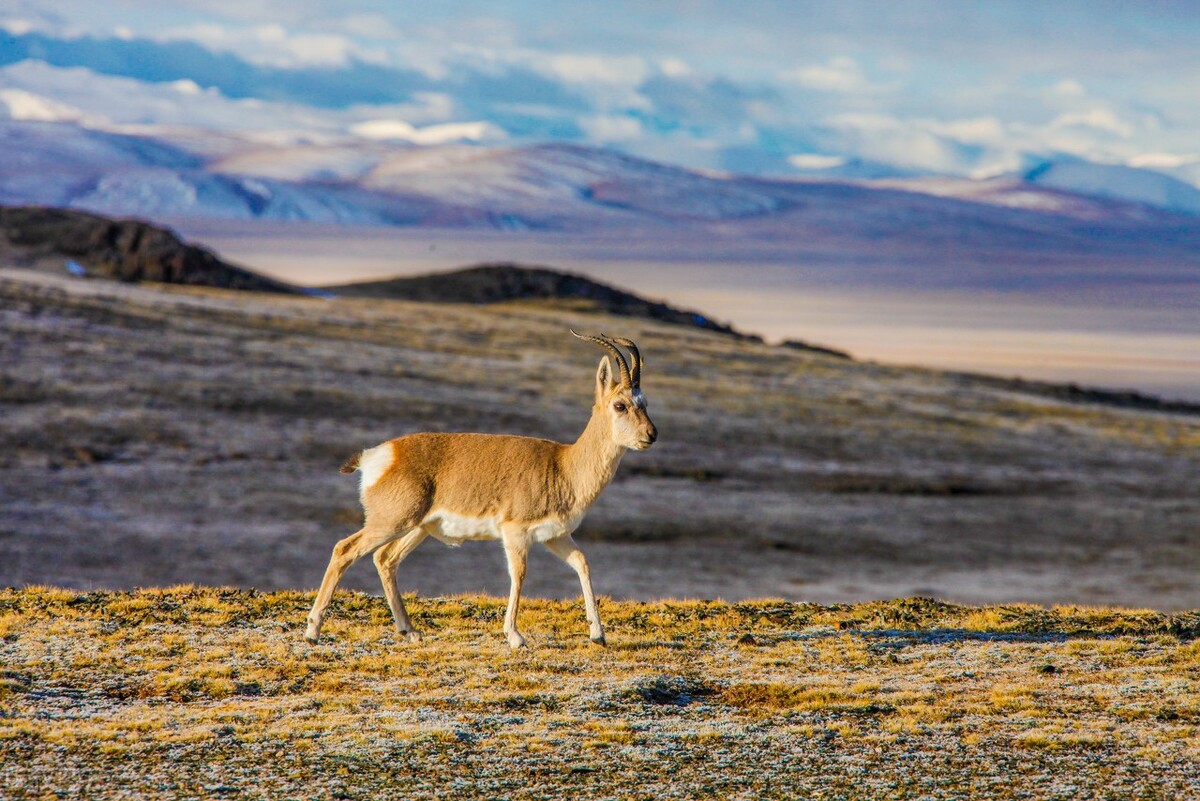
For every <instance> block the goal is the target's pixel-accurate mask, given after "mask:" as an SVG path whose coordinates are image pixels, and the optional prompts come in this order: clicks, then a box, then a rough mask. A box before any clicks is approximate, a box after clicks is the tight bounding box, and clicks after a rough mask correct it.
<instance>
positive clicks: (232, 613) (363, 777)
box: [0, 586, 1200, 799]
mask: <svg viewBox="0 0 1200 801" xmlns="http://www.w3.org/2000/svg"><path fill="white" fill-rule="evenodd" d="M310 600H311V597H310V596H309V595H308V594H305V593H299V592H270V593H266V592H256V591H253V590H236V589H224V588H209V587H194V586H185V587H175V588H170V589H156V590H139V591H135V592H90V593H79V592H75V591H68V590H62V589H54V588H47V587H31V588H26V589H19V590H16V589H10V590H6V591H0V670H2V673H0V787H3V788H4V792H3V795H4V797H6V798H13V799H23V798H98V797H137V798H167V797H171V798H179V797H226V798H379V797H396V798H418V797H435V796H437V797H455V798H493V797H512V798H561V797H565V796H567V795H572V796H582V797H586V798H609V797H611V798H655V799H660V798H688V797H701V796H719V797H726V798H738V797H744V798H764V797H765V798H771V797H780V798H785V797H797V796H806V797H808V796H811V797H862V796H874V797H889V796H890V797H903V796H922V797H928V798H950V797H967V796H970V797H995V798H1009V797H1013V798H1016V797H1031V796H1032V797H1040V798H1052V797H1062V798H1069V797H1113V798H1130V797H1138V798H1142V797H1145V798H1155V797H1162V798H1181V797H1189V796H1190V797H1195V796H1196V795H1197V794H1198V793H1200V732H1198V730H1197V724H1198V723H1200V692H1198V691H1200V642H1198V641H1197V640H1195V639H1194V638H1196V636H1197V635H1198V634H1200V613H1197V612H1183V613H1175V614H1163V613H1159V612H1153V611H1133V610H1116V609H1101V608H1080V607H1059V608H1050V609H1047V608H1041V607H1034V606H992V607H968V606H957V605H952V604H947V603H942V602H938V601H933V600H929V599H923V598H914V599H907V600H896V601H888V602H877V603H865V604H854V605H838V606H819V605H815V604H795V603H787V602H783V601H778V600H764V601H753V602H743V603H725V602H720V601H664V602H656V603H634V602H615V601H611V600H604V601H603V602H602V607H601V609H602V614H603V616H604V619H605V623H606V626H607V628H608V634H609V643H610V644H609V647H608V648H601V647H598V646H595V645H592V644H591V643H589V642H588V640H587V637H586V631H587V627H586V623H585V621H584V616H583V609H582V605H581V604H580V603H577V602H562V601H545V600H536V599H535V600H529V601H527V602H526V604H525V605H524V609H523V614H522V620H521V623H522V628H523V630H524V631H525V633H526V635H527V636H528V637H529V640H530V644H531V647H530V648H528V649H526V650H522V651H518V652H512V651H510V650H509V649H508V647H507V646H506V644H505V642H504V639H503V637H502V636H501V635H500V628H501V621H502V618H503V611H504V610H503V601H502V600H500V599H495V598H488V597H450V598H432V599H430V598H415V599H411V600H410V601H409V609H410V611H411V612H412V615H413V618H414V621H415V622H416V624H417V625H418V626H419V627H421V628H422V629H423V630H424V632H425V639H424V640H423V641H422V642H420V643H416V644H409V643H406V642H404V641H402V639H401V638H398V637H397V636H396V635H395V634H394V633H393V629H392V628H391V621H390V614H389V612H388V610H387V607H386V604H385V603H384V601H383V600H382V599H381V598H377V597H373V596H370V595H365V594H359V593H349V592H340V593H338V594H337V596H336V597H335V600H334V603H333V606H332V607H331V615H330V619H329V622H328V623H327V625H326V630H325V637H324V639H323V640H322V642H321V643H320V644H319V645H316V646H310V645H308V644H307V643H306V642H304V640H303V639H302V636H301V634H302V625H303V620H304V616H305V613H306V611H307V607H308V604H309V602H310Z"/></svg>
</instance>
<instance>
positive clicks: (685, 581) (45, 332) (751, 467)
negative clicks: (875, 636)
mask: <svg viewBox="0 0 1200 801" xmlns="http://www.w3.org/2000/svg"><path fill="white" fill-rule="evenodd" d="M571 327H574V328H575V329H576V330H579V329H585V330H602V331H606V332H608V333H610V334H617V335H626V336H631V337H633V338H634V339H636V340H637V341H638V342H639V343H640V344H641V346H642V350H643V352H644V354H645V355H646V359H647V368H646V376H645V379H644V385H645V389H646V392H647V394H648V396H649V398H650V403H651V412H652V414H653V416H654V420H655V422H656V423H657V424H658V426H659V429H660V432H661V438H660V441H659V444H658V445H656V446H655V447H654V448H653V449H652V450H651V451H649V452H647V453H644V454H630V455H629V456H627V457H626V459H625V461H624V462H623V464H622V466H621V469H620V471H619V472H618V477H617V480H616V481H615V483H614V484H613V485H612V486H611V487H610V488H609V489H608V490H607V491H606V492H605V494H604V495H602V496H601V499H600V501H599V502H598V504H597V505H596V507H594V508H593V510H592V512H591V513H590V514H589V517H588V518H587V519H586V520H585V521H584V524H583V527H582V529H581V530H580V532H579V533H578V536H577V538H578V539H579V540H580V542H581V543H582V545H583V547H584V549H585V550H586V552H587V553H588V556H589V559H590V561H591V562H592V573H593V577H594V580H595V583H596V586H597V591H598V592H599V593H601V594H603V595H607V596H610V597H612V598H627V599H654V598H714V599H716V598H721V599H726V600H738V599H744V598H751V597H768V596H774V597H780V598H785V599H789V600H803V601H816V602H847V601H857V600H869V599H878V598H894V597H906V596H913V595H922V596H935V597H940V598H946V599H950V600H954V601H959V602H970V603H985V602H986V603H1007V602H1028V603H1083V604H1115V605H1125V606H1139V607H1155V608H1159V609H1164V610H1169V609H1189V608H1195V607H1197V606H1200V603H1198V602H1197V599H1198V597H1200V590H1198V589H1197V583H1196V580H1195V576H1196V575H1197V574H1198V573H1200V570H1198V568H1200V547H1198V546H1200V470H1197V467H1198V466H1200V450H1198V445H1200V418H1197V416H1196V415H1194V414H1187V413H1182V412H1177V413H1169V412H1164V411H1153V410H1138V409H1128V408H1119V407H1116V406H1112V405H1102V404H1094V403H1083V402H1075V401H1069V400H1062V399H1055V398H1052V397H1046V396H1044V395H1039V394H1034V393H1030V392H1023V391H1020V390H1019V389H1016V388H1013V387H1012V386H1010V385H1007V384H1005V383H1004V382H996V381H994V380H985V379H981V378H977V377H972V376H969V375H962V374H956V373H946V372H939V371H935V370H922V369H913V368H901V367H894V366H887V365H881V364H875V363H864V362H850V361H845V360H839V359H832V358H827V357H824V356H821V355H819V354H810V353H805V352H802V351H794V350H790V349H786V348H782V347H771V346H767V345H762V344H758V343H754V342H745V341H737V340H735V339H732V338H730V337H725V336H721V335H717V334H711V333H706V332H702V331H693V330H689V329H686V328H681V327H677V326H668V325H660V324H653V323H647V322H640V321H635V320H631V319H628V318H615V317H605V316H601V315H593V314H587V313H583V312H580V311H578V310H571V309H561V308H559V309H555V308H547V307H544V306H533V305H528V304H511V305H500V306H489V307H476V306H455V305H438V304H415V303H403V302H397V301H390V302H380V301H370V300H356V299H332V300H329V299H321V298H299V297H286V296H276V295H270V294H264V293H239V292H228V291H220V290H202V289H182V288H171V287H166V286H155V285H140V286H131V285H123V284H116V283H110V282H104V281H92V280H85V279H72V278H66V277H61V278H60V277H53V276H48V275H44V274H38V273H34V272H31V271H26V270H20V269H11V270H5V271H3V272H0V331H2V332H3V335H2V336H0V585H9V586H24V585H29V584H38V583H48V584H54V585H58V586H63V587H68V588H75V589H80V590H88V589H96V588H131V587H138V586H166V585H172V584H178V583H193V582H194V583H198V584H211V585H231V586H239V587H255V588H258V589H261V590H269V589H305V588H308V589H311V588H313V587H315V586H316V584H317V583H318V582H319V580H320V577H321V574H322V571H323V569H324V566H325V563H326V561H327V559H328V556H329V551H330V548H331V547H332V545H333V543H334V542H336V541H337V539H339V538H340V537H342V536H345V535H346V534H347V533H349V532H351V531H353V530H354V529H355V528H356V527H357V524H358V521H359V519H360V518H359V511H358V506H357V488H356V486H355V483H354V481H353V479H351V478H348V477H346V476H342V475H340V474H339V473H338V472H337V467H338V465H340V464H341V462H342V461H343V460H344V459H345V458H346V457H347V456H348V455H349V454H351V453H353V452H355V451H357V450H359V449H361V448H364V447H368V446H371V445H374V444H376V443H378V442H380V441H383V440H385V439H388V438H390V437H394V436H398V435H401V434H404V433H408V432H412V431H418V430H482V431H495V432H509V433H517V434H527V435H532V436H544V437H550V438H555V439H560V440H567V439H571V438H573V437H574V436H576V435H577V434H578V432H579V431H580V430H581V429H582V427H583V424H584V422H585V421H586V419H587V416H588V409H589V405H590V400H591V386H592V377H593V374H594V369H595V364H596V361H597V356H598V354H597V353H595V352H594V350H595V349H594V348H589V347H585V346H584V345H582V344H580V343H578V342H577V341H576V340H574V339H573V338H572V337H571V336H570V335H569V333H568V329H569V328H571ZM489 545H491V546H492V547H489ZM400 581H401V585H402V586H403V587H405V588H406V589H407V590H410V591H415V592H417V593H419V594H421V595H423V596H439V595H446V594H453V593H463V592H482V593H487V594H498V593H503V592H504V591H505V590H506V587H507V577H506V575H505V571H504V569H503V562H502V554H501V552H500V549H499V548H496V547H494V543H493V544H489V543H471V544H468V545H467V546H465V547H463V548H461V549H459V550H457V551H448V550H446V549H445V548H443V547H442V546H440V545H439V544H437V543H428V544H426V545H424V546H423V547H422V548H420V549H418V550H417V551H416V552H415V553H414V554H413V555H412V556H411V557H410V558H409V559H408V560H407V561H406V562H405V563H404V564H403V565H402V567H401V569H400ZM344 586H346V587H347V588H351V589H361V590H369V591H372V592H377V591H378V588H377V587H376V578H375V576H374V570H373V569H372V568H371V566H370V564H363V565H357V566H356V567H355V568H353V569H351V571H350V572H349V573H348V574H347V577H346V581H345V584H344ZM527 587H528V592H529V593H530V594H531V595H533V596H543V597H559V598H567V597H573V596H575V595H576V593H577V592H578V587H577V583H576V581H575V578H574V575H573V574H572V573H571V571H570V570H568V569H566V568H565V567H564V566H562V565H561V564H559V563H558V562H557V561H556V560H554V559H553V558H552V557H550V556H549V555H548V554H541V553H536V554H534V559H533V562H532V564H531V570H530V578H529V582H528V585H527Z"/></svg>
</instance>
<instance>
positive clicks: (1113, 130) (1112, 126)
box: [1050, 107, 1134, 138]
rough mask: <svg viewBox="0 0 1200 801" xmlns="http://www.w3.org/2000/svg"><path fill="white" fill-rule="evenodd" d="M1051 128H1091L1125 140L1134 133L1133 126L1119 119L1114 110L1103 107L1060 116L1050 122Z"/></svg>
mask: <svg viewBox="0 0 1200 801" xmlns="http://www.w3.org/2000/svg"><path fill="white" fill-rule="evenodd" d="M1050 128H1051V129H1056V130H1062V129H1066V128H1090V129H1092V130H1095V131H1103V132H1105V133H1110V134H1115V135H1117V136H1120V137H1123V138H1128V137H1130V136H1133V133H1134V131H1133V126H1132V125H1130V124H1129V123H1128V122H1126V121H1125V120H1122V119H1121V118H1120V117H1118V116H1117V115H1116V113H1114V112H1113V111H1112V109H1108V108H1102V107H1094V108H1091V109H1089V110H1088V111H1084V112H1068V113H1065V114H1059V115H1058V116H1057V117H1055V118H1054V119H1053V120H1052V121H1051V122H1050Z"/></svg>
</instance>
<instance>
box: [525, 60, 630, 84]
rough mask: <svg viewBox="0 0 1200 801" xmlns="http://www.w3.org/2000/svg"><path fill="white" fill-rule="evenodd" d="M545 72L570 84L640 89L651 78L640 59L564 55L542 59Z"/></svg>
mask: <svg viewBox="0 0 1200 801" xmlns="http://www.w3.org/2000/svg"><path fill="white" fill-rule="evenodd" d="M538 61H540V62H541V64H542V68H543V71H544V72H547V73H549V74H550V75H552V76H554V77H556V78H558V79H559V80H562V81H565V82H567V83H585V84H586V83H600V84H614V85H617V86H636V85H638V84H640V83H641V82H642V81H644V80H645V79H646V76H647V75H649V73H650V70H649V67H647V66H646V62H645V61H644V60H643V59H642V58H640V57H639V56H597V55H580V54H574V53H560V54H554V55H549V56H545V57H544V58H542V59H538Z"/></svg>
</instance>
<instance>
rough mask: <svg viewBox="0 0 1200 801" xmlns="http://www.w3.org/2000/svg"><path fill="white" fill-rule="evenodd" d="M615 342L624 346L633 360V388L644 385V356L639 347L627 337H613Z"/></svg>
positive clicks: (631, 366)
mask: <svg viewBox="0 0 1200 801" xmlns="http://www.w3.org/2000/svg"><path fill="white" fill-rule="evenodd" d="M612 341H613V342H616V343H617V344H618V345H624V346H625V347H626V348H627V349H628V350H629V355H630V356H632V357H633V360H632V361H631V362H630V363H629V373H630V378H631V380H632V381H633V386H635V387H640V386H641V385H642V354H641V352H640V351H639V350H638V346H637V345H635V344H633V340H632V339H626V338H625V337H613V338H612Z"/></svg>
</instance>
